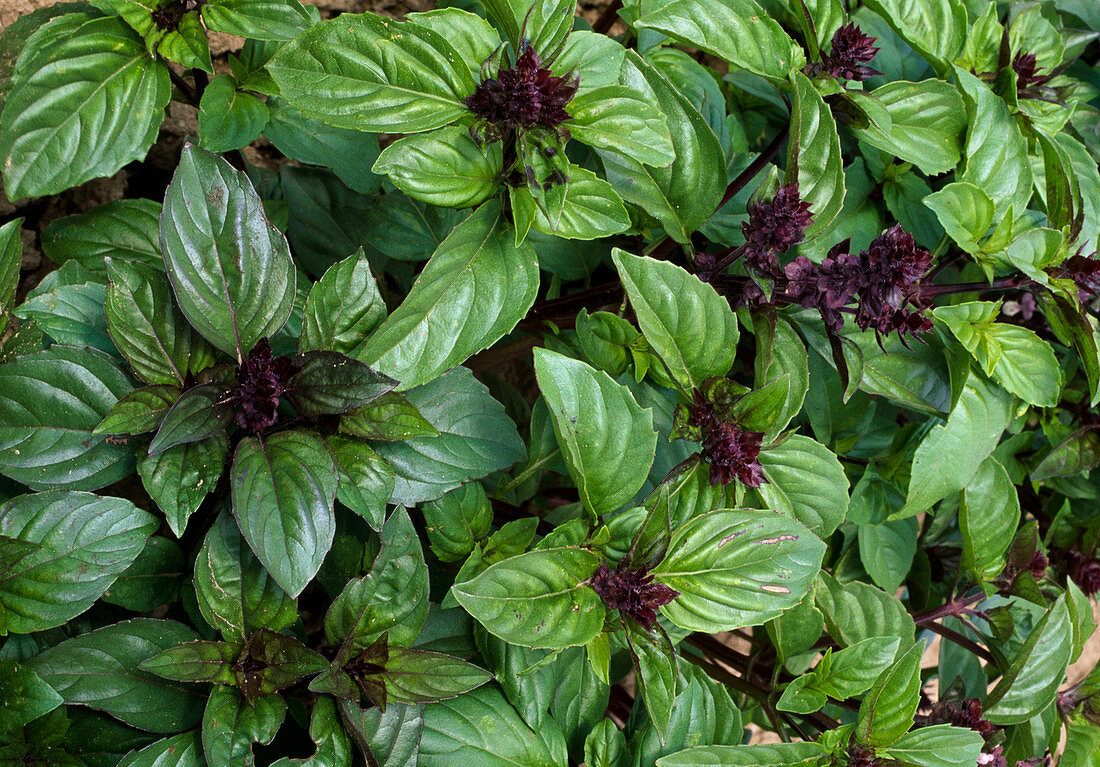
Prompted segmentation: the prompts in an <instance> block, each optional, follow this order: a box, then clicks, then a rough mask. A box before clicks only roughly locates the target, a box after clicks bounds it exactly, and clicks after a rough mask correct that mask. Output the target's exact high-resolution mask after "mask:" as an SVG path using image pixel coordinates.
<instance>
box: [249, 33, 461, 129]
mask: <svg viewBox="0 0 1100 767" xmlns="http://www.w3.org/2000/svg"><path fill="white" fill-rule="evenodd" d="M267 68H268V71H269V72H271V75H272V77H274V78H275V82H277V83H278V84H279V88H280V90H281V92H282V94H283V97H284V98H286V99H287V101H289V102H290V103H291V104H293V105H294V106H295V107H297V108H298V109H300V110H301V111H302V112H304V113H305V114H306V115H308V116H310V117H315V118H317V119H319V120H321V121H323V122H325V123H328V124H329V125H334V126H336V127H337V128H351V129H354V130H361V131H371V132H377V133H419V132H421V131H426V130H431V129H432V128H439V127H442V126H444V125H447V124H448V123H451V122H454V121H455V120H457V119H458V118H459V117H461V116H463V115H464V114H467V113H468V110H467V108H466V105H465V104H463V103H462V99H463V98H465V97H466V96H469V95H470V94H471V93H473V91H474V81H473V77H472V76H471V74H470V69H469V67H468V65H467V64H466V62H464V61H463V60H462V59H461V57H460V56H459V54H458V52H457V51H456V50H455V49H454V48H453V47H452V46H451V45H450V43H448V42H447V41H446V39H444V38H443V37H442V36H441V35H439V34H437V33H436V32H433V31H431V30H430V29H427V28H426V27H423V26H420V25H417V24H415V23H409V22H399V21H394V20H393V19H388V18H383V17H381V16H376V15H374V14H372V13H364V14H358V15H351V14H347V15H345V16H344V18H342V19H341V18H337V19H332V20H331V21H323V22H321V23H320V24H316V25H314V26H313V27H311V28H310V29H308V30H307V31H306V32H304V33H302V34H301V35H299V36H297V37H296V38H295V39H294V40H293V41H291V42H290V43H289V44H287V46H286V47H285V48H283V49H282V50H281V51H279V53H277V54H276V55H275V57H274V58H273V59H272V60H271V61H270V62H269V63H268V65H267Z"/></svg>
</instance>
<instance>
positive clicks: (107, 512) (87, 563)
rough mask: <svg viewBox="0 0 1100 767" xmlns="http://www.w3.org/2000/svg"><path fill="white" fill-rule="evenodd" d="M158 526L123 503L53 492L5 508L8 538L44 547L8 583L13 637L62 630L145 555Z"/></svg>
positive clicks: (5, 591)
mask: <svg viewBox="0 0 1100 767" xmlns="http://www.w3.org/2000/svg"><path fill="white" fill-rule="evenodd" d="M156 527H157V522H156V520H155V519H154V518H153V517H152V515H150V514H148V513H147V512H145V511H142V510H141V509H139V508H137V507H136V506H135V505H134V504H132V503H130V502H129V501H125V500H123V499H121V498H107V497H103V498H101V497H97V496H95V495H92V494H91V493H83V492H74V491H61V490H56V491H47V492H42V493H37V494H34V495H22V496H19V497H18V498H14V499H12V500H11V501H8V503H6V504H4V506H2V507H0V535H4V536H7V537H9V538H16V539H18V540H21V541H27V542H29V543H36V544H40V546H39V548H37V549H36V550H35V551H33V552H31V553H29V554H27V555H25V556H23V557H22V558H20V559H19V560H18V561H17V562H16V563H14V565H13V566H12V567H11V568H10V569H8V570H7V571H6V572H5V573H4V574H3V576H2V577H0V602H2V603H3V605H4V612H5V617H6V620H7V629H8V631H12V632H16V633H21V634H23V633H29V632H31V631H41V630H43V629H48V628H53V627H54V626H60V625H62V624H63V623H65V622H66V621H68V620H71V619H72V618H75V617H76V616H77V615H80V614H81V613H82V612H84V611H85V610H87V609H88V608H89V607H91V605H92V603H93V602H95V600H97V599H99V597H100V596H101V595H102V594H103V592H104V591H106V590H107V589H108V588H109V587H110V585H111V584H112V583H114V581H115V579H116V578H117V577H118V576H119V575H120V574H121V573H122V572H123V571H124V570H126V568H127V567H129V566H130V564H131V563H132V562H133V561H134V560H135V559H136V558H137V557H138V555H139V554H140V553H141V551H142V548H143V547H144V545H145V541H146V539H147V538H148V537H149V536H150V534H152V532H153V531H154V530H155V529H156Z"/></svg>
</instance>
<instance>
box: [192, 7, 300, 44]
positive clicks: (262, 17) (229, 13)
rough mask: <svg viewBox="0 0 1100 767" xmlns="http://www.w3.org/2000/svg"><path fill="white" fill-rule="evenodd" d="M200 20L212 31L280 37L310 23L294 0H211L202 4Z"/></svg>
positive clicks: (285, 36)
mask: <svg viewBox="0 0 1100 767" xmlns="http://www.w3.org/2000/svg"><path fill="white" fill-rule="evenodd" d="M202 20H203V21H204V22H205V23H206V26H207V27H209V28H210V29H212V30H214V31H215V32H228V33H229V34H231V35H239V36H241V37H251V38H254V39H257V40H280V41H281V40H290V39H292V38H293V37H294V36H295V35H297V34H298V33H299V32H301V31H302V30H304V29H307V28H308V27H309V26H310V25H311V24H312V23H313V18H312V17H311V16H310V14H309V12H308V11H307V10H306V9H305V7H304V6H303V5H302V4H301V3H300V2H298V0H213V1H212V2H208V3H204V4H203V6H202Z"/></svg>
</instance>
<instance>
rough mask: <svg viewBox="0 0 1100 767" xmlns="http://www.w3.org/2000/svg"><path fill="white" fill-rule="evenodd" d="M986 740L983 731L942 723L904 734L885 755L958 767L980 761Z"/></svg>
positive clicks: (924, 766)
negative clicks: (958, 766)
mask: <svg viewBox="0 0 1100 767" xmlns="http://www.w3.org/2000/svg"><path fill="white" fill-rule="evenodd" d="M984 743H985V739H984V738H983V737H982V735H981V733H979V732H975V731H974V730H971V729H967V728H965V727H952V726H951V725H949V724H940V725H935V726H933V727H922V728H920V729H918V730H913V731H912V732H909V733H906V734H905V735H902V736H901V737H900V738H898V739H897V740H896V741H894V743H893V744H891V745H890V748H889V749H888V750H887V751H886V752H885V754H884V755H885V756H888V757H890V758H892V759H898V760H900V761H902V762H904V763H905V764H913V765H917V767H955V766H956V765H958V764H970V762H972V761H973V762H975V763H977V761H978V757H979V755H980V754H981V752H982V746H983V745H984Z"/></svg>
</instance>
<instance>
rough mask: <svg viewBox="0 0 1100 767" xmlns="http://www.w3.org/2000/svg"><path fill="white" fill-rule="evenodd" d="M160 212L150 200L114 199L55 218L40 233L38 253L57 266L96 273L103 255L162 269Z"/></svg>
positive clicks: (102, 265)
mask: <svg viewBox="0 0 1100 767" xmlns="http://www.w3.org/2000/svg"><path fill="white" fill-rule="evenodd" d="M160 210H161V207H160V203H159V202H154V201H153V200H144V199H140V200H115V201H114V202H109V203H107V204H106V205H100V206H98V207H96V208H92V209H91V210H90V211H88V212H87V213H80V214H77V215H75V216H66V217H64V218H59V219H57V220H56V221H53V222H51V223H50V224H49V226H47V227H46V228H45V229H44V230H43V231H42V252H43V253H45V254H46V256H47V257H48V258H49V259H50V260H51V261H54V262H56V263H58V264H64V263H66V262H68V261H76V262H77V263H79V264H80V265H81V266H83V267H86V268H87V269H90V270H92V271H94V272H98V273H100V274H103V273H104V258H105V257H106V256H112V257H114V258H117V259H120V260H123V259H125V260H128V261H141V262H142V263H145V264H148V265H150V266H156V267H160V268H163V266H164V261H163V260H162V259H161V257H160V245H159V243H158V241H157V237H158V231H159V229H158V227H159V218H160Z"/></svg>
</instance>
